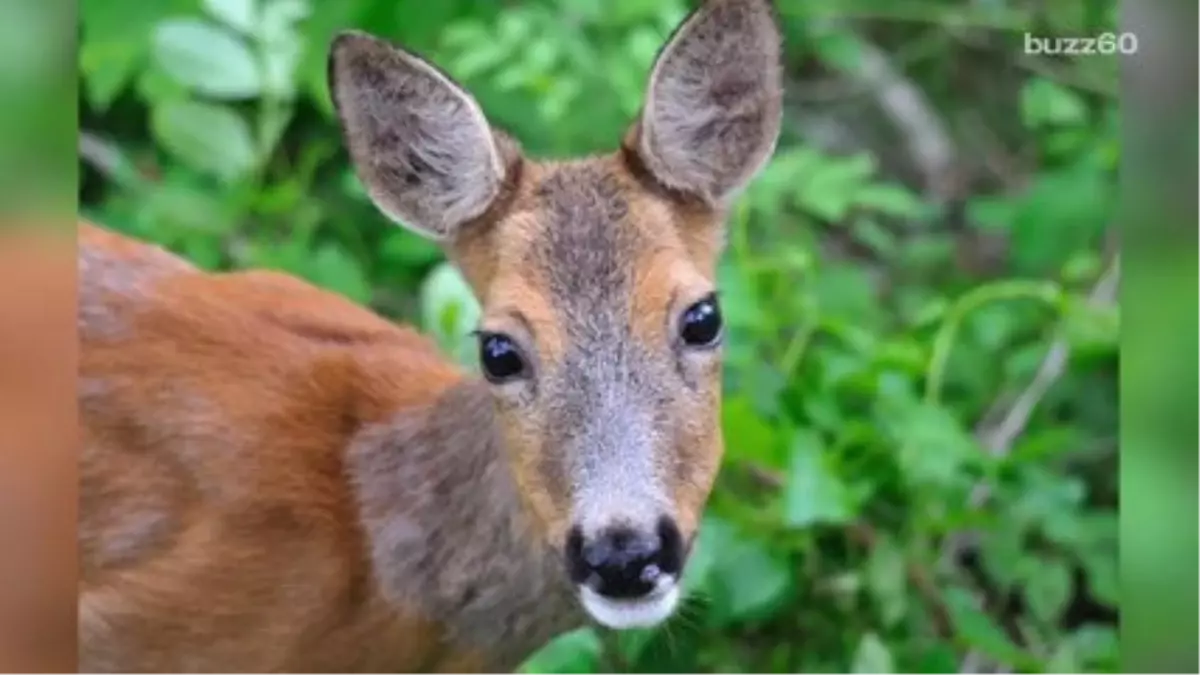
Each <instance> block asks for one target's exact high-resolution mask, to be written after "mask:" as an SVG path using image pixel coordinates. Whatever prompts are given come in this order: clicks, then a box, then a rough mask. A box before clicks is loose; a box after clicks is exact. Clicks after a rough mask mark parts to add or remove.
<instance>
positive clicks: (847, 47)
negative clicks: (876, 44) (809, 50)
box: [812, 30, 862, 73]
mask: <svg viewBox="0 0 1200 675" xmlns="http://www.w3.org/2000/svg"><path fill="white" fill-rule="evenodd" d="M812 46H813V49H814V50H816V52H817V55H818V56H819V57H820V58H821V60H822V61H824V62H825V63H827V64H829V65H831V66H833V67H834V68H837V69H838V70H841V71H844V72H848V73H853V72H855V71H857V70H858V69H859V66H860V64H861V63H862V43H860V42H859V41H858V38H857V37H856V36H855V35H854V34H853V33H851V32H850V31H846V30H841V31H830V32H827V33H822V34H820V35H815V36H813V38H812Z"/></svg>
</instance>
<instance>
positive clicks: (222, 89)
mask: <svg viewBox="0 0 1200 675" xmlns="http://www.w3.org/2000/svg"><path fill="white" fill-rule="evenodd" d="M154 56H155V58H156V59H157V60H158V64H159V66H160V67H161V68H162V69H163V70H164V71H165V72H166V73H168V74H169V75H170V76H171V77H172V78H174V79H175V80H177V81H178V82H180V83H181V84H183V85H186V86H187V87H189V88H190V89H191V90H192V91H194V92H196V93H198V94H203V95H205V96H211V97H213V98H219V99H246V98H252V97H254V96H257V95H258V94H259V92H260V91H261V90H262V79H261V77H260V76H259V68H258V63H257V61H256V60H255V58H254V54H253V53H251V51H250V48H249V47H247V46H246V43H245V42H244V41H242V39H241V38H239V37H238V36H237V35H234V34H232V33H230V32H229V31H227V30H226V29H224V28H222V27H221V26H218V25H217V24H214V23H210V22H208V21H204V20H201V19H169V20H167V21H163V22H162V23H160V24H158V26H157V27H156V28H155V30H154Z"/></svg>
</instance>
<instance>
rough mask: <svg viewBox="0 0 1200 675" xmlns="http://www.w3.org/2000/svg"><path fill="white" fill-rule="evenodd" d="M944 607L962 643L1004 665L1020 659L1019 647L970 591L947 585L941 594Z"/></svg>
mask: <svg viewBox="0 0 1200 675" xmlns="http://www.w3.org/2000/svg"><path fill="white" fill-rule="evenodd" d="M945 600H946V607H947V609H948V610H949V612H950V620H951V622H952V623H953V624H954V629H955V633H956V634H957V636H958V637H959V639H961V640H962V641H964V642H965V643H967V644H968V645H970V646H971V647H972V648H974V649H978V650H980V651H982V652H983V653H985V654H986V655H988V656H989V657H991V658H993V659H996V660H998V661H1000V662H1001V663H1002V664H1005V665H1010V666H1011V665H1016V664H1019V663H1022V662H1024V660H1025V656H1024V654H1023V653H1022V652H1021V650H1020V648H1018V647H1017V646H1016V645H1014V644H1013V643H1012V641H1011V640H1009V639H1008V635H1006V634H1005V633H1004V631H1003V630H1001V629H1000V627H999V626H997V625H996V624H995V622H993V621H992V618H991V617H990V616H988V615H987V614H984V613H983V612H982V611H980V610H979V608H978V607H977V606H976V603H975V600H974V598H972V597H971V594H970V593H968V592H967V591H965V590H963V589H961V588H950V589H948V590H947V591H946V595H945Z"/></svg>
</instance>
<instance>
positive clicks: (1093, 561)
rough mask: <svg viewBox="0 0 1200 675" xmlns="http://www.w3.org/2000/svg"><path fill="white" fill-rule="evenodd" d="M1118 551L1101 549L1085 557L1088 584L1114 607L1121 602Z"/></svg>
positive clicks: (1096, 593) (1099, 598)
mask: <svg viewBox="0 0 1200 675" xmlns="http://www.w3.org/2000/svg"><path fill="white" fill-rule="evenodd" d="M1116 558H1117V556H1116V552H1115V551H1110V550H1100V551H1096V552H1094V553H1090V554H1088V555H1086V556H1084V558H1083V568H1084V572H1085V574H1086V575H1087V584H1088V587H1089V588H1090V589H1091V591H1092V594H1093V595H1095V596H1096V599H1097V600H1099V601H1100V602H1102V603H1104V604H1106V605H1110V606H1112V607H1119V606H1120V604H1121V583H1120V577H1119V576H1118V574H1117V560H1116Z"/></svg>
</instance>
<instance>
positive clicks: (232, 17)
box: [204, 0, 258, 35]
mask: <svg viewBox="0 0 1200 675" xmlns="http://www.w3.org/2000/svg"><path fill="white" fill-rule="evenodd" d="M257 4H258V3H257V2H256V1H255V0H204V9H206V10H208V13H209V14H210V15H212V17H213V18H215V19H218V20H220V21H221V22H222V23H224V24H225V25H226V26H229V27H230V28H234V29H236V30H238V31H241V32H242V33H245V34H246V35H253V34H254V31H255V29H256V28H257V27H258V16H257V14H258V13H257V9H258V8H257Z"/></svg>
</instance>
